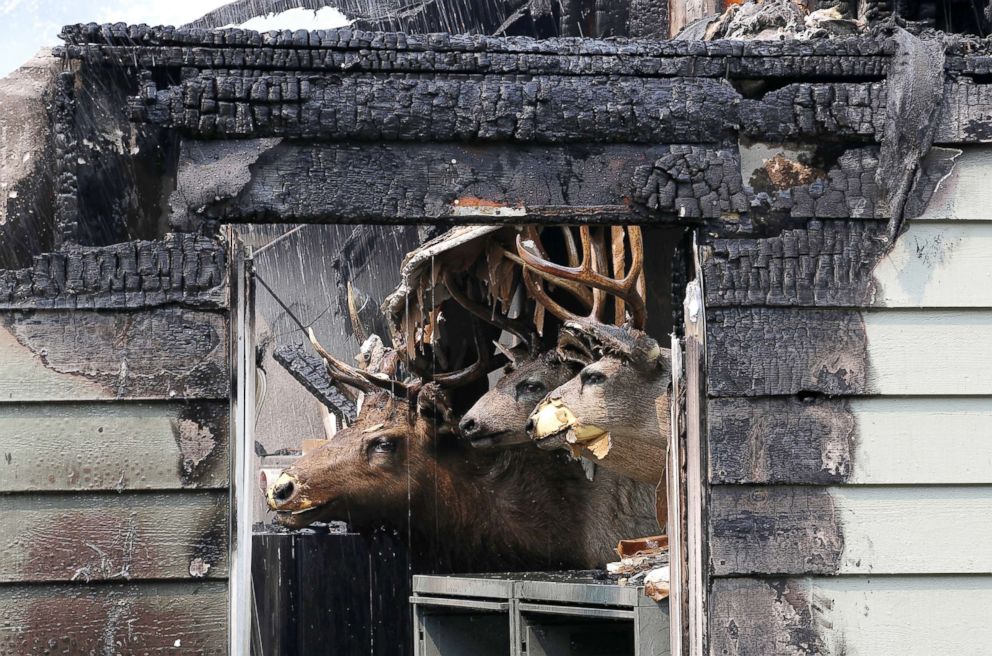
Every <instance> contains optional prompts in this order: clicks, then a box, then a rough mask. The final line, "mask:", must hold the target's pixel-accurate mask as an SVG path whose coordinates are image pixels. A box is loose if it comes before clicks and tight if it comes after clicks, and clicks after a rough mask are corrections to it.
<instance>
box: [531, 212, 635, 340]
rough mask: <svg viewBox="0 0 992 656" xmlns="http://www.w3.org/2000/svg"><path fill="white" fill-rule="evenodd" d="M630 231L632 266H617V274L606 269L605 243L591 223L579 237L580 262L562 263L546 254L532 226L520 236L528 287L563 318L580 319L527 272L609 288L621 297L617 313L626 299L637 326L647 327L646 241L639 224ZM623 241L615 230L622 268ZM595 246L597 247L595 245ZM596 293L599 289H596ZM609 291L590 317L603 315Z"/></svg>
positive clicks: (581, 229)
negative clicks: (620, 246)
mask: <svg viewBox="0 0 992 656" xmlns="http://www.w3.org/2000/svg"><path fill="white" fill-rule="evenodd" d="M627 235H628V237H629V238H630V249H631V264H630V270H629V271H627V272H626V275H624V274H623V272H622V270H615V271H614V275H616V276H617V277H616V278H613V277H610V276H609V275H607V274H604V273H602V271H604V270H605V269H606V264H605V259H606V254H605V245H604V244H603V242H602V240H597V241H596V242H595V243H594V240H593V237H592V234H591V231H590V229H589V226H579V237H580V239H581V242H582V259H581V261H580V262H579V264H578V266H574V265H573V266H562V265H560V264H555V263H554V262H551V261H549V260H548V259H547V258H546V257H544V256H543V254H542V251H543V248H542V247H541V245H540V238H539V236H538V234H537V230H536V229H533V228H530V229H528V230H527V233H526V239H523V238H522V237H521V236H520V235H518V236H517V254H518V255H519V256H520V259H521V260H522V261H523V263H524V266H525V272H524V282H525V284H526V285H527V289H528V291H529V292H530V293H531V295H532V296H533V297H534V299H535V300H536V301H537V302H538V303H540V304H541V305H543V306H544V307H546V308H547V309H548V311H549V312H551V313H552V314H554V315H555V316H556V317H558V318H559V319H561V320H562V321H568V320H570V319H579V318H580V317H578V316H577V315H576V314H574V313H572V312H569V311H568V310H566V309H565V308H563V307H562V306H561V305H559V304H558V303H556V302H555V301H554V300H553V299H551V297H550V296H549V295H548V294H547V292H545V291H544V288H543V287H542V285H541V283H540V282H539V281H537V280H535V279H534V278H532V277H530V276H528V275H527V273H529V272H530V271H534V272H536V273H538V274H539V275H542V277H544V278H546V279H548V280H551V281H552V282H555V283H559V282H560V281H567V282H569V283H574V284H579V285H585V286H587V287H591V288H592V289H593V290H598V291H599V292H605V294H610V295H612V296H615V297H616V298H617V304H616V305H617V308H618V311H617V315H618V316H620V314H621V311H622V309H623V306H621V305H620V303H621V302H623V303H625V304H626V306H627V307H628V308H629V310H630V315H631V323H632V325H633V327H634V328H636V329H638V330H640V329H642V328H643V327H644V324H645V321H646V319H647V311H646V308H645V304H644V295H643V293H641V289H642V288H643V283H642V282H641V278H642V273H643V269H644V241H643V237H642V235H641V228H640V227H639V226H629V227H628V228H627ZM617 241H619V237H618V234H617V233H616V232H614V252H613V256H614V257H613V261H614V267H615V269H622V268H623V267H622V266H618V265H617V264H616V263H617V262H618V261H620V260H621V259H622V253H618V252H617V247H616V242H617ZM594 246H595V249H594ZM594 293H595V292H594ZM605 294H599V295H595V300H594V301H593V304H592V306H593V307H592V312H591V313H590V315H589V317H587V318H588V319H599V316H600V313H601V311H602V306H603V303H604V302H605Z"/></svg>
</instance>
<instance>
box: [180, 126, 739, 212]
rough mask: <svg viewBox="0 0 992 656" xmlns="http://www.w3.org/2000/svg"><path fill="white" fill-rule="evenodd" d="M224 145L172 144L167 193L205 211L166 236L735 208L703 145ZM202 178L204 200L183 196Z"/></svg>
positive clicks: (711, 151) (726, 175) (718, 164)
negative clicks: (199, 227) (175, 156)
mask: <svg viewBox="0 0 992 656" xmlns="http://www.w3.org/2000/svg"><path fill="white" fill-rule="evenodd" d="M230 143H231V142H228V141H215V142H208V143H206V144H197V145H196V147H195V148H189V149H187V148H185V145H184V155H183V157H182V158H181V159H180V171H179V176H178V180H179V183H178V188H177V192H176V196H177V198H178V199H183V200H185V199H190V198H200V197H202V198H203V200H204V201H205V204H203V205H199V204H195V205H194V206H193V207H190V208H189V211H188V212H186V213H182V212H177V213H175V214H174V215H173V221H174V222H177V223H175V225H174V227H175V228H176V229H182V230H188V229H191V228H192V227H195V224H196V223H197V222H201V221H203V220H211V219H215V220H220V221H225V222H235V223H241V222H265V221H274V220H278V221H291V222H302V223H327V222H332V221H333V222H336V223H350V222H361V221H382V222H396V221H411V222H413V221H435V220H438V219H457V220H458V221H459V222H460V223H461V222H464V223H474V222H486V223H489V222H493V221H501V220H502V221H508V222H514V223H522V222H528V221H538V222H542V221H552V220H564V221H595V220H618V221H621V222H627V223H629V222H632V221H638V220H644V219H645V218H647V217H659V216H667V217H669V218H672V217H675V216H678V217H685V218H688V217H700V216H707V217H718V216H720V214H721V212H724V211H730V210H738V211H741V210H743V209H745V208H746V199H745V196H744V193H743V190H742V187H741V182H740V168H739V166H738V164H737V159H736V152H735V151H732V150H729V149H720V148H717V147H716V146H712V145H707V146H686V145H672V146H641V145H619V144H618V145H613V144H569V145H567V146H562V147H553V148H552V147H546V146H541V147H539V146H511V145H504V144H494V145H492V146H491V147H489V148H485V149H480V148H478V147H476V146H471V145H462V144H457V143H456V144H451V143H449V144H403V143H392V144H360V143H343V144H337V143H328V144H306V145H303V144H298V143H290V142H282V143H266V144H264V146H265V147H267V148H265V149H263V147H262V146H260V148H259V149H254V148H243V147H242V148H241V149H240V150H239V151H236V152H234V153H229V152H227V151H228V150H230V147H229V146H228V145H227V144H230ZM256 143H257V142H256ZM222 152H223V153H224V156H223V157H219V156H218V155H219V154H220V153H222ZM220 162H223V163H224V164H223V167H224V168H223V170H221V168H220V167H221V166H222V165H221V164H220ZM249 165H250V167H251V175H250V177H249V176H246V175H244V171H245V170H247V168H248V166H249ZM207 170H209V171H210V175H209V176H206V175H205V174H204V172H205V171H207ZM204 179H209V180H210V183H211V184H210V189H209V192H210V193H209V194H206V195H203V194H198V193H197V192H196V189H186V188H185V187H186V186H187V184H188V185H191V186H193V187H197V186H198V185H200V184H201V181H202V180H204Z"/></svg>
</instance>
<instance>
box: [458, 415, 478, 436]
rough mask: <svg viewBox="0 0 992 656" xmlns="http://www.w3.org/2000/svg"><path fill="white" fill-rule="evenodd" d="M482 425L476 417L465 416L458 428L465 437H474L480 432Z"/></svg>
mask: <svg viewBox="0 0 992 656" xmlns="http://www.w3.org/2000/svg"><path fill="white" fill-rule="evenodd" d="M480 428H481V425H480V424H479V422H478V421H477V420H476V419H475V418H474V417H465V418H464V419H462V420H461V422H460V423H459V424H458V430H459V431H461V434H462V435H464V436H465V437H472V436H473V435H475V434H476V433H478V432H479V430H480Z"/></svg>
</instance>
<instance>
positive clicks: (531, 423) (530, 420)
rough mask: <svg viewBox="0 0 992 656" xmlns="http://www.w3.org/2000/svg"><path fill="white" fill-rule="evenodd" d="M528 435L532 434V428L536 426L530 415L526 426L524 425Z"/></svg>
mask: <svg viewBox="0 0 992 656" xmlns="http://www.w3.org/2000/svg"><path fill="white" fill-rule="evenodd" d="M525 428H526V430H527V434H528V435H533V434H534V430H535V429H536V428H537V424H536V423H535V422H534V417H530V418H529V419H528V420H527V426H526V427H525Z"/></svg>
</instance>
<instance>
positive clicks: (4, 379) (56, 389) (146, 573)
mask: <svg viewBox="0 0 992 656" xmlns="http://www.w3.org/2000/svg"><path fill="white" fill-rule="evenodd" d="M226 260H227V257H226V247H225V245H224V244H223V243H222V242H220V241H217V240H213V239H208V238H205V237H197V236H195V235H170V236H169V237H167V238H165V239H163V240H158V241H141V242H127V243H122V244H116V245H112V246H106V247H80V246H73V245H69V246H67V247H66V248H64V249H63V250H60V251H58V252H54V253H50V254H45V255H40V256H37V257H36V258H35V265H34V267H33V268H30V269H24V270H19V271H3V272H0V288H2V289H3V291H2V292H0V360H2V361H3V363H4V364H3V366H2V367H0V427H2V428H0V452H2V453H3V454H4V460H3V461H2V465H0V466H2V468H3V469H2V472H0V493H2V494H3V496H4V503H3V511H2V512H0V525H2V527H0V534H2V535H3V546H4V550H3V551H4V553H5V554H6V562H4V563H3V564H2V566H0V569H2V570H3V572H4V574H3V576H2V577H0V578H2V580H0V652H3V653H17V654H29V653H41V652H42V651H43V650H48V649H51V648H54V647H58V648H59V649H60V650H66V651H67V653H90V652H92V651H97V650H100V649H104V648H105V646H106V645H112V646H113V647H111V648H112V649H113V650H114V651H115V652H116V651H121V652H124V653H139V652H142V653H143V652H145V651H148V652H158V651H161V650H166V649H175V648H176V646H177V645H180V646H182V647H183V648H184V649H191V650H195V651H196V652H197V653H208V654H222V653H226V641H227V621H226V617H227V590H226V579H227V573H228V562H227V554H228V544H229V540H228V524H229V507H228V506H229V503H228V499H229V493H228V490H227V488H228V486H229V468H230V462H229V440H230V430H229V414H230V410H229V398H230V394H231V389H230V381H231V376H230V364H229V345H228V340H229V332H230V328H229V316H228V310H227V298H228V294H227V282H228V273H227V261H226ZM39 492H41V493H42V494H39Z"/></svg>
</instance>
